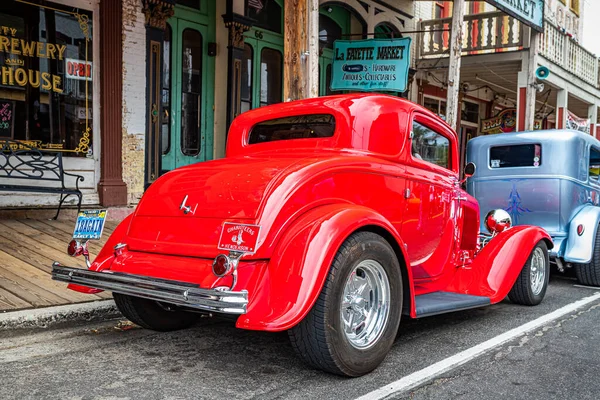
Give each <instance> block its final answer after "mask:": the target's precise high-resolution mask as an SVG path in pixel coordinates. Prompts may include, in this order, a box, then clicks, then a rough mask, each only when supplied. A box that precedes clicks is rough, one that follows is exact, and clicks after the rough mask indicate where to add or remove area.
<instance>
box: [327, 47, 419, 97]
mask: <svg viewBox="0 0 600 400" xmlns="http://www.w3.org/2000/svg"><path fill="white" fill-rule="evenodd" d="M410 41H411V39H410V38H400V39H368V40H336V41H335V42H334V44H333V51H334V56H333V65H332V70H333V71H332V78H331V90H364V91H391V92H404V91H406V88H407V85H408V67H409V62H410Z"/></svg>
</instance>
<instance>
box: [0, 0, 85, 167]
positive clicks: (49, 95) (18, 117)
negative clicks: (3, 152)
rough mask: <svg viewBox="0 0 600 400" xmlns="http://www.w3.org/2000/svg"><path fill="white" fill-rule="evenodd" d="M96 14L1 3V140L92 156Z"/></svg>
mask: <svg viewBox="0 0 600 400" xmlns="http://www.w3.org/2000/svg"><path fill="white" fill-rule="evenodd" d="M92 20H93V19H92V13H91V12H89V11H84V10H81V9H77V8H72V7H64V6H61V5H57V4H54V3H50V2H44V5H43V6H42V5H39V6H38V5H34V4H31V3H22V2H17V1H8V0H5V1H2V2H1V3H0V138H2V139H14V140H19V141H23V142H25V143H26V144H27V145H28V146H33V147H37V148H42V149H48V150H56V151H61V152H64V153H67V154H66V155H69V156H80V157H81V156H91V155H92V136H93V134H92V126H93V124H92V117H93V116H92V104H93V100H94V99H93V77H94V75H93V46H92V28H93V27H92Z"/></svg>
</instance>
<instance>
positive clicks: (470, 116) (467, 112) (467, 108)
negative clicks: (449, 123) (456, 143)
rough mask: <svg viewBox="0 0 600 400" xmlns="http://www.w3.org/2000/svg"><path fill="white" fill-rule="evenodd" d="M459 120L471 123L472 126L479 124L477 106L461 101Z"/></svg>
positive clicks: (476, 104)
mask: <svg viewBox="0 0 600 400" xmlns="http://www.w3.org/2000/svg"><path fill="white" fill-rule="evenodd" d="M461 119H462V120H463V121H467V122H472V123H474V124H478V123H479V104H478V103H471V102H470V101H463V105H462V111H461Z"/></svg>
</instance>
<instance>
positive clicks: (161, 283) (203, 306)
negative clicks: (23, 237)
mask: <svg viewBox="0 0 600 400" xmlns="http://www.w3.org/2000/svg"><path fill="white" fill-rule="evenodd" d="M52 279H54V280H57V281H62V282H67V283H74V284H77V285H82V286H87V287H91V288H95V289H102V290H109V291H111V292H115V293H121V294H127V295H131V296H137V297H143V298H146V299H150V300H157V301H163V302H165V303H170V304H176V305H179V306H184V307H189V308H194V309H198V310H204V311H211V312H219V313H224V314H245V313H246V306H247V304H248V292H247V291H246V290H242V291H239V292H233V291H228V290H220V289H202V288H199V287H198V285H195V284H193V283H188V282H179V281H170V280H165V279H158V278H151V277H147V276H141V275H133V274H126V273H120V272H110V271H104V272H96V271H90V270H87V269H81V268H71V267H65V266H62V265H61V264H60V263H58V262H55V263H53V264H52Z"/></svg>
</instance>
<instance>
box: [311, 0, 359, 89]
mask: <svg viewBox="0 0 600 400" xmlns="http://www.w3.org/2000/svg"><path fill="white" fill-rule="evenodd" d="M349 33H351V24H350V12H349V11H348V10H347V9H345V8H344V7H342V6H339V5H332V4H329V5H326V6H321V7H320V8H319V46H320V49H321V55H320V56H319V95H320V96H326V95H330V94H340V93H344V92H340V91H336V92H333V91H332V90H331V69H332V63H333V42H334V41H335V40H342V39H344V40H349V39H351V38H352V37H351V36H344V35H347V34H349Z"/></svg>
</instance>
